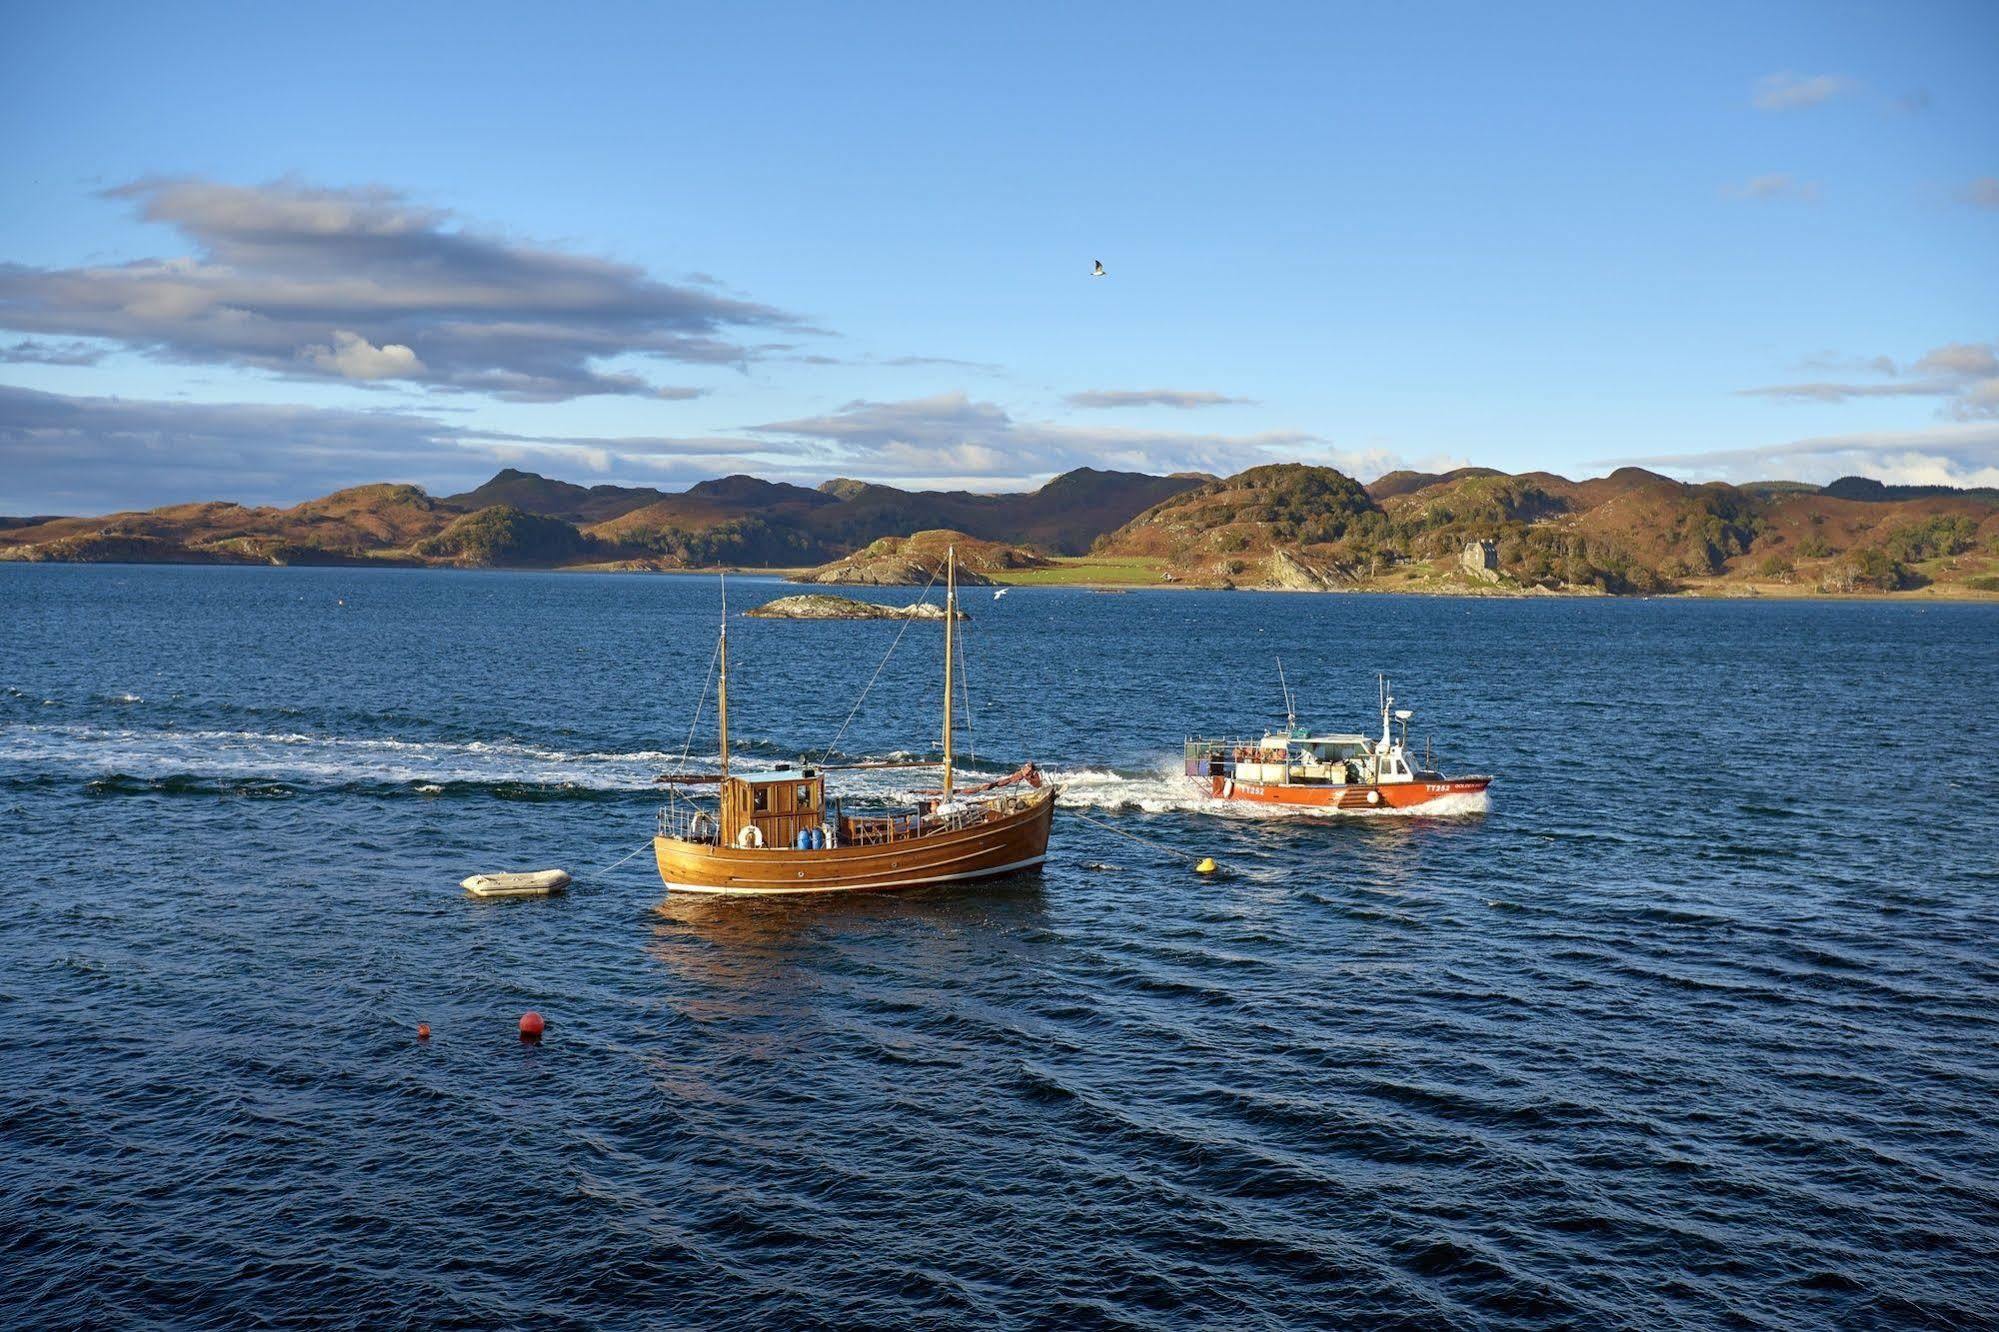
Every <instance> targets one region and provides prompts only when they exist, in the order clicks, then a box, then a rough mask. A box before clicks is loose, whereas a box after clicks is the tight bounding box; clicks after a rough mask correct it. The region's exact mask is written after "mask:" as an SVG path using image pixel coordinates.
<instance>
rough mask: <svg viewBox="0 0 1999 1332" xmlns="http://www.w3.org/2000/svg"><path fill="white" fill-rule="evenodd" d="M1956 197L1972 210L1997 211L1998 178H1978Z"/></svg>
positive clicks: (1998, 199)
mask: <svg viewBox="0 0 1999 1332" xmlns="http://www.w3.org/2000/svg"><path fill="white" fill-rule="evenodd" d="M1957 197H1958V198H1959V199H1960V200H1962V201H1963V202H1965V203H1968V204H1970V205H1971V206H1972V207H1973V208H1987V209H1995V210H1999V176H1980V177H1979V178H1978V179H1977V180H1974V181H1972V182H1971V183H1970V184H1969V185H1967V186H1965V187H1964V189H1963V190H1962V191H1960V192H1959V194H1958V196H1957Z"/></svg>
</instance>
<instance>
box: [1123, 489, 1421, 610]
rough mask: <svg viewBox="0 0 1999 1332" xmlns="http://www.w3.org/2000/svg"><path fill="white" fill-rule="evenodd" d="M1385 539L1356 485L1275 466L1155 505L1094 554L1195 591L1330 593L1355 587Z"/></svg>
mask: <svg viewBox="0 0 1999 1332" xmlns="http://www.w3.org/2000/svg"><path fill="white" fill-rule="evenodd" d="M1387 531H1388V519H1387V515H1386V514H1385V513H1383V512H1382V509H1381V506H1380V505H1378V504H1376V503H1375V502H1374V500H1373V498H1372V497H1370V496H1369V495H1368V493H1367V491H1366V490H1365V489H1363V488H1362V486H1361V484H1360V483H1359V482H1358V481H1355V480H1354V479H1353V478H1352V477H1350V476H1347V475H1346V474H1345V473H1343V472H1337V471H1334V470H1333V469H1332V468H1330V467H1311V466H1307V465H1305V464H1303V463H1277V464H1272V465H1271V466H1267V467H1252V468H1251V469H1249V470H1248V471H1246V472H1241V473H1238V474H1237V475H1235V476H1231V477H1227V478H1224V479H1222V480H1218V481H1210V482H1208V483H1206V484H1205V485H1201V486H1198V487H1196V488H1195V489H1193V490H1189V491H1185V492H1183V493H1181V494H1179V495H1175V496H1173V497H1172V498H1171V499H1168V500H1165V501H1163V502H1161V503H1159V504H1156V505H1154V506H1153V507H1152V508H1150V509H1147V510H1146V511H1145V512H1144V513H1142V514H1140V515H1139V516H1138V517H1136V518H1134V519H1132V521H1130V522H1129V523H1126V524H1125V525H1124V526H1123V527H1121V528H1119V529H1118V530H1117V531H1116V532H1115V533H1113V534H1111V535H1110V536H1108V537H1105V538H1104V539H1103V540H1101V541H1099V542H1098V543H1097V547H1096V549H1097V552H1098V553H1099V554H1104V555H1115V556H1140V557H1148V558H1152V559H1159V560H1164V561H1165V567H1166V570H1167V572H1168V573H1169V574H1170V575H1171V576H1172V578H1173V580H1174V581H1176V582H1181V583H1187V584H1191V585H1195V586H1216V587H1236V586H1256V587H1303V586H1311V585H1318V586H1330V585H1334V584H1337V583H1341V582H1351V581H1352V580H1353V578H1354V577H1355V576H1356V572H1357V569H1356V566H1357V563H1359V562H1365V561H1366V560H1367V559H1368V558H1369V552H1371V551H1372V550H1373V549H1375V547H1376V546H1377V545H1378V544H1379V543H1380V542H1381V541H1382V540H1383V539H1385V538H1386V536H1387Z"/></svg>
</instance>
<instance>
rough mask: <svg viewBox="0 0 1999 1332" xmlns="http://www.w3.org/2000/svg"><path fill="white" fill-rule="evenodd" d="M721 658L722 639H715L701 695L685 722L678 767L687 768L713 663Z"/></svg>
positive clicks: (712, 675)
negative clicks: (683, 742) (691, 719)
mask: <svg viewBox="0 0 1999 1332" xmlns="http://www.w3.org/2000/svg"><path fill="white" fill-rule="evenodd" d="M721 658H722V641H721V640H720V639H716V640H715V650H714V651H713V652H710V653H709V654H708V675H707V678H705V679H703V680H702V681H701V696H700V697H699V698H697V699H695V700H694V720H693V721H691V722H689V723H688V724H687V743H686V744H685V745H682V746H681V748H680V767H681V770H682V771H685V770H686V768H687V756H688V755H690V754H692V753H693V752H694V732H695V730H696V729H697V728H698V727H699V726H700V725H701V709H702V708H704V707H706V706H707V704H708V686H709V684H711V683H712V682H713V681H714V679H715V663H716V662H717V661H720V660H721Z"/></svg>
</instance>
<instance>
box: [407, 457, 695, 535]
mask: <svg viewBox="0 0 1999 1332" xmlns="http://www.w3.org/2000/svg"><path fill="white" fill-rule="evenodd" d="M665 498H666V492H665V491H663V490H653V489H650V488H649V487H639V486H588V487H585V486H579V485H573V484H571V483H570V482H568V481H552V480H550V479H549V478H547V477H545V476H537V475H536V474H535V473H533V472H522V471H517V470H516V469H514V468H512V467H506V468H502V469H501V470H500V471H499V472H498V473H496V474H495V475H494V477H493V479H492V480H490V481H488V482H487V483H486V484H485V485H483V486H480V487H478V488H477V489H475V490H468V491H466V492H464V493H463V494H460V495H447V496H445V498H444V500H443V503H445V504H447V505H449V506H450V507H451V508H454V509H459V510H463V511H464V512H466V513H476V512H477V511H479V510H480V509H485V508H490V507H492V506H493V505H495V504H504V505H506V506H508V507H509V508H513V509H518V510H520V511H521V512H522V513H532V514H537V515H539V516H540V517H543V518H560V519H562V520H563V521H565V522H570V523H579V524H581V523H601V522H604V521H606V520H607V519H611V518H616V517H617V516H618V515H619V514H621V513H629V512H631V511H632V510H633V509H638V508H643V507H644V506H646V505H648V504H652V503H655V502H657V501H659V500H662V499H665Z"/></svg>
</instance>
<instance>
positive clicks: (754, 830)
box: [736, 823, 764, 851]
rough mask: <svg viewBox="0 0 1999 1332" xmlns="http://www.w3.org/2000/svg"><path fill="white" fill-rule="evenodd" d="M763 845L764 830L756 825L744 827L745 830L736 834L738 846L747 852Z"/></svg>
mask: <svg viewBox="0 0 1999 1332" xmlns="http://www.w3.org/2000/svg"><path fill="white" fill-rule="evenodd" d="M763 844H764V834H763V829H761V828H759V827H757V825H756V824H754V823H751V824H746V825H744V827H743V830H742V831H741V832H739V833H737V834H736V845H737V846H739V847H742V848H743V849H744V850H746V851H747V850H750V849H751V848H753V847H759V846H762V845H763Z"/></svg>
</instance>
